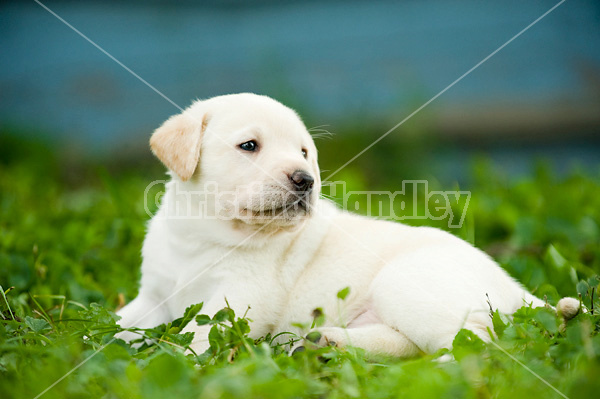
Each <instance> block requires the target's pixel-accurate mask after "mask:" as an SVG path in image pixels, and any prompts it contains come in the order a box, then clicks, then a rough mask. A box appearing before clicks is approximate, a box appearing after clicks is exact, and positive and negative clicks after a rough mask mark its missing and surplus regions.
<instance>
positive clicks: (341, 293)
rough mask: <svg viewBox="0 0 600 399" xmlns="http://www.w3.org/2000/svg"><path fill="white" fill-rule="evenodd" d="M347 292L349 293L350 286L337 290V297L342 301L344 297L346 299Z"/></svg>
mask: <svg viewBox="0 0 600 399" xmlns="http://www.w3.org/2000/svg"><path fill="white" fill-rule="evenodd" d="M349 293H350V287H346V288H344V289H342V290H340V291H338V293H337V297H338V298H340V299H341V300H342V301H343V300H344V299H346V297H347V296H348V294H349Z"/></svg>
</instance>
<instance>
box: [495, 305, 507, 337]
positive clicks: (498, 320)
mask: <svg viewBox="0 0 600 399" xmlns="http://www.w3.org/2000/svg"><path fill="white" fill-rule="evenodd" d="M492 324H493V325H494V331H495V332H496V334H497V335H498V337H499V338H502V335H503V334H504V330H506V328H507V327H508V324H507V323H504V321H503V320H502V316H501V315H500V313H499V312H498V310H496V311H495V312H494V315H493V316H492Z"/></svg>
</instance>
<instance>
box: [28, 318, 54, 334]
mask: <svg viewBox="0 0 600 399" xmlns="http://www.w3.org/2000/svg"><path fill="white" fill-rule="evenodd" d="M25 324H27V327H29V328H31V329H32V330H33V331H34V332H36V333H39V332H40V331H44V330H47V329H48V328H50V324H48V322H47V321H46V320H44V319H35V318H33V317H31V316H25Z"/></svg>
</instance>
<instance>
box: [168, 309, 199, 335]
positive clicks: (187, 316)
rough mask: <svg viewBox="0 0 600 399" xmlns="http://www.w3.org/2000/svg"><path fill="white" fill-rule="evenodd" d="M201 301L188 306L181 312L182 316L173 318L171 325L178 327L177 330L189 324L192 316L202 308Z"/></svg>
mask: <svg viewBox="0 0 600 399" xmlns="http://www.w3.org/2000/svg"><path fill="white" fill-rule="evenodd" d="M202 305H203V302H200V303H197V304H195V305H191V306H188V307H187V308H186V309H185V312H183V317H180V318H178V319H175V320H173V322H172V323H171V325H172V326H173V327H177V328H179V331H181V330H183V329H184V327H185V326H187V325H188V324H189V322H190V321H192V320H194V316H196V315H197V314H198V312H200V310H202Z"/></svg>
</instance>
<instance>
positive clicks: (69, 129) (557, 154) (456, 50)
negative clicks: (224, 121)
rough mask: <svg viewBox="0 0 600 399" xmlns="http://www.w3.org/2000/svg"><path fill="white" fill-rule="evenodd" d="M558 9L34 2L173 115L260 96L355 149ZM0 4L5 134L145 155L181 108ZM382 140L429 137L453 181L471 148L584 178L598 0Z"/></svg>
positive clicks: (480, 4) (65, 34) (588, 162)
mask: <svg viewBox="0 0 600 399" xmlns="http://www.w3.org/2000/svg"><path fill="white" fill-rule="evenodd" d="M556 3H557V1H554V0H552V1H548V0H535V1H511V0H508V1H474V0H460V1H451V2H450V1H435V0H426V1H416V0H414V1H413V0H405V1H379V2H371V1H358V0H356V1H308V0H304V1H302V0H297V1H283V2H281V1H231V0H230V1H216V0H215V1H205V2H202V1H198V2H177V3H176V2H167V1H150V2H141V1H121V2H116V1H115V2H113V1H108V2H106V1H104V2H100V1H86V2H75V1H71V2H65V1H55V0H52V1H51V0H48V1H44V4H45V5H46V6H48V7H49V8H51V9H52V10H53V11H55V12H56V13H57V14H58V15H60V16H61V17H62V18H64V19H65V20H66V21H68V22H69V23H70V24H72V25H73V26H74V27H75V28H77V29H79V30H80V31H81V32H82V33H83V34H85V35H87V36H88V37H89V38H90V39H92V40H93V41H95V42H96V43H97V44H98V45H100V46H102V47H103V48H104V49H105V50H106V51H107V52H109V53H110V54H112V55H113V56H114V57H116V58H117V59H119V60H120V61H121V62H123V63H124V64H125V65H127V66H128V67H129V68H131V69H132V70H133V71H135V72H136V73H137V74H139V75H140V76H141V77H142V78H144V79H146V80H147V81H148V82H149V83H150V84H152V85H154V86H155V87H156V88H157V89H158V90H160V91H161V92H163V93H164V94H165V95H166V96H167V97H169V98H170V99H171V100H173V101H174V102H175V103H176V104H178V105H179V106H181V107H186V106H187V105H189V104H190V103H191V101H193V100H194V99H196V98H206V97H211V96H214V95H219V94H225V93H233V92H244V91H251V92H256V93H262V94H267V95H270V96H272V97H274V98H276V99H278V100H280V101H282V102H284V103H286V104H288V105H290V106H292V107H294V108H296V109H298V111H299V112H300V113H301V114H302V115H303V117H304V119H305V121H306V123H307V125H308V127H311V126H316V125H327V127H326V128H327V129H328V130H330V131H332V132H333V133H335V134H336V136H335V137H334V139H333V140H338V139H341V140H343V139H344V137H345V136H346V135H352V134H354V135H362V136H364V137H367V138H369V139H368V140H365V144H367V143H368V142H370V141H372V140H373V139H375V138H377V137H378V136H379V135H381V134H383V133H384V132H385V131H387V129H389V128H390V127H392V126H394V125H395V124H396V123H398V122H399V121H400V120H402V119H404V118H405V117H406V116H407V115H409V114H410V113H411V112H412V111H413V110H415V109H416V108H418V107H419V106H420V105H421V104H423V103H424V102H425V101H427V100H428V99H429V98H431V97H432V96H434V95H435V94H437V93H438V92H439V91H441V90H442V89H444V88H445V87H446V86H447V85H449V84H450V83H451V82H453V81H454V80H455V79H456V78H458V77H459V76H461V75H462V74H463V73H464V72H466V71H467V70H469V69H470V68H471V67H473V66H474V65H475V64H476V63H478V62H479V61H481V60H482V59H483V58H484V57H486V56H487V55H488V54H490V53H491V52H492V51H494V50H495V49H497V48H498V47H499V46H500V45H502V44H503V43H504V42H506V41H507V40H508V39H510V38H511V37H512V36H513V35H515V34H516V33H518V32H519V31H520V30H521V29H523V28H524V27H526V26H527V25H528V24H530V23H531V22H532V21H534V20H535V19H536V18H538V17H539V16H541V15H542V14H543V13H544V12H546V11H547V10H548V9H550V8H551V7H552V6H553V5H555V4H556ZM0 7H1V13H0V48H1V49H2V58H1V61H0V93H1V94H0V96H1V97H0V101H1V104H0V124H1V125H2V126H3V129H6V128H7V127H8V129H10V130H16V131H18V132H19V134H22V135H31V136H33V137H42V138H43V139H44V140H48V141H51V142H55V143H60V146H61V147H63V148H67V149H69V148H70V149H72V151H74V152H80V153H85V154H89V155H99V154H100V155H103V156H105V155H107V154H108V155H110V154H115V153H122V152H124V151H125V152H128V153H147V152H148V148H147V139H148V137H149V135H150V134H151V132H152V131H153V129H154V128H156V127H157V126H158V125H159V124H160V123H161V122H162V121H164V120H165V119H166V118H168V117H169V116H170V115H172V114H175V113H177V112H179V111H178V110H177V109H176V108H175V107H174V106H173V105H172V104H170V103H169V102H167V101H166V100H165V99H163V98H162V97H160V96H159V95H157V94H156V93H154V92H153V91H152V90H150V89H149V88H148V87H147V86H145V85H144V84H143V83H141V82H140V81H139V80H137V79H136V78H135V77H133V76H132V75H131V74H129V73H128V72H127V71H126V70H124V69H123V68H121V67H120V66H119V65H117V64H116V63H115V62H114V61H112V60H111V59H109V58H108V57H107V56H106V55H105V54H103V53H101V52H100V51H99V50H98V49H96V48H94V47H93V46H92V45H91V44H90V43H88V42H86V41H85V40H84V39H83V38H81V37H80V36H78V35H77V34H76V33H75V32H73V31H72V30H71V29H69V28H68V27H67V26H65V25H64V24H63V23H62V22H60V21H59V20H58V19H57V18H55V17H54V16H52V15H51V14H50V13H48V12H47V11H46V10H44V9H43V8H42V7H40V6H39V5H38V4H36V3H35V2H33V1H18V2H14V1H13V2H5V3H3V5H2V6H0ZM3 131H4V130H3ZM392 135H395V136H411V135H412V136H418V135H424V136H427V137H435V138H436V139H435V140H436V142H438V143H440V142H441V143H443V145H441V146H439V145H438V146H437V147H436V148H437V149H435V151H436V154H437V155H436V157H435V165H434V166H435V167H437V168H438V170H439V171H440V173H441V174H444V173H446V174H450V175H452V176H454V175H460V174H461V173H463V171H462V169H461V167H460V165H459V166H457V164H460V162H457V161H460V160H461V159H463V157H464V156H465V154H470V153H471V152H472V151H475V150H480V151H484V152H486V153H487V154H489V156H490V157H491V158H492V159H495V160H496V161H497V162H499V163H500V164H502V165H504V166H505V167H506V168H507V169H509V170H514V172H515V173H518V172H519V171H520V170H523V169H524V168H526V167H527V165H529V163H530V161H531V160H532V159H533V158H536V157H537V156H542V157H544V158H546V159H550V160H551V161H552V162H554V163H556V165H558V168H559V169H565V168H569V167H571V166H572V165H580V166H582V165H583V166H584V167H586V166H595V167H596V168H597V164H598V163H597V161H598V159H599V155H600V2H597V1H591V0H590V1H586V0H580V1H577V0H569V1H566V2H565V3H564V4H562V5H561V6H560V7H558V8H557V9H556V10H555V11H554V12H552V13H551V14H550V15H548V16H547V17H546V18H544V19H543V20H542V21H540V22H539V23H538V24H537V25H535V26H534V27H532V28H531V29H530V30H528V31H527V32H525V33H524V34H523V35H522V36H521V37H519V38H518V39H516V40H515V41H514V42H513V43H511V44H509V45H508V46H507V47H506V48H504V49H503V50H502V51H500V52H499V53H498V54H497V55H496V56H494V57H493V58H491V59H490V60H489V61H487V62H486V63H485V64H483V65H482V66H481V67H479V68H478V69H477V70H475V71H474V72H473V73H471V74H470V75H469V76H467V77H466V78H465V79H464V80H462V81H461V82H460V83H458V84H457V85H456V86H454V87H453V88H451V89H450V90H449V91H448V92H446V93H445V94H444V95H443V96H441V97H440V98H439V99H438V100H436V101H435V102H434V103H432V104H431V106H429V107H428V108H426V109H425V110H424V111H423V112H422V113H420V114H418V115H417V116H415V117H414V118H412V119H411V120H410V121H408V122H407V123H406V124H405V125H403V126H402V127H401V128H400V129H398V131H396V132H394V133H393V134H392ZM386 140H392V141H393V140H394V138H391V137H390V138H388V139H386ZM329 145H330V144H329ZM379 145H380V146H386V141H384V142H382V143H380V144H379ZM358 149H360V148H358ZM432 151H434V150H433V149H432ZM353 155H354V153H347V154H345V155H344V156H343V157H341V158H340V161H342V162H343V161H344V160H346V159H349V158H351V157H352V156H353ZM434 166H432V167H434Z"/></svg>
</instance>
